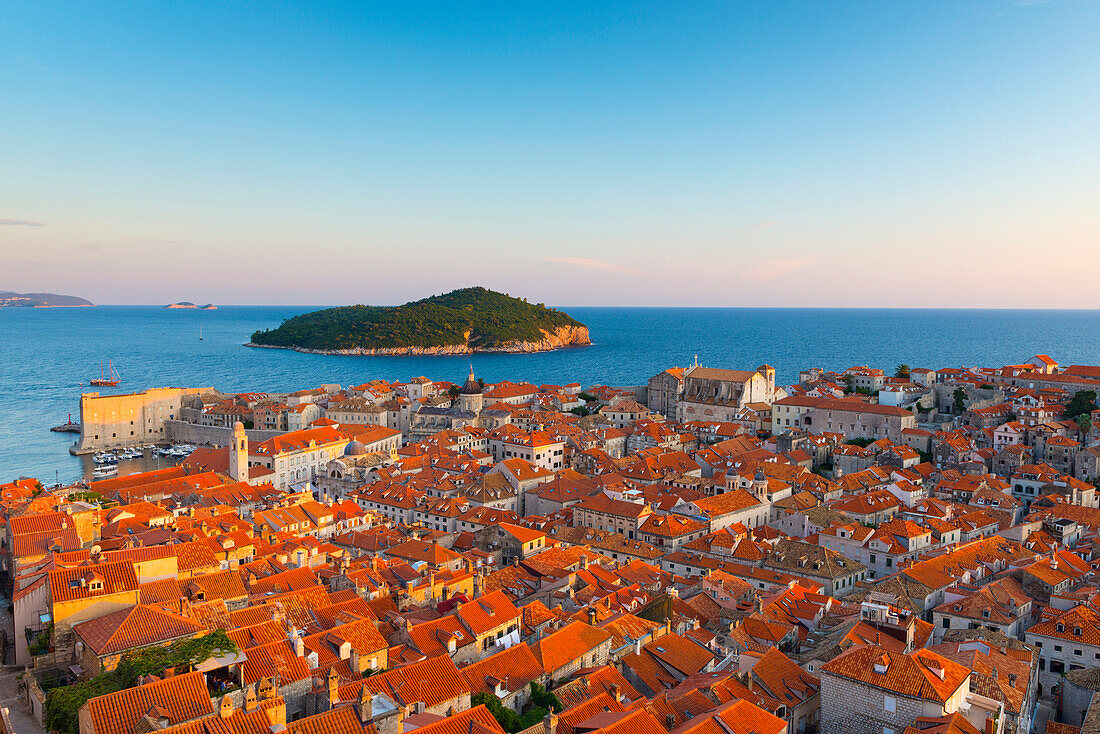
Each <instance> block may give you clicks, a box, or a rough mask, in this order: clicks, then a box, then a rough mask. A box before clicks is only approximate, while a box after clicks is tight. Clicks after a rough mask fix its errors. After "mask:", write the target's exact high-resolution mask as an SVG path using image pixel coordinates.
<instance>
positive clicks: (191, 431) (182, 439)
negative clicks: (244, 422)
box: [164, 420, 283, 446]
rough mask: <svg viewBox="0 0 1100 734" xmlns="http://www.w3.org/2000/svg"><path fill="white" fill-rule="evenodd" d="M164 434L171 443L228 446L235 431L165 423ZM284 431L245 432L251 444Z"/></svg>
mask: <svg viewBox="0 0 1100 734" xmlns="http://www.w3.org/2000/svg"><path fill="white" fill-rule="evenodd" d="M164 432H165V435H166V436H167V440H168V441H169V442H171V443H189V444H194V445H195V446H228V445H229V444H230V443H232V441H233V429H232V428H222V427H220V426H200V425H198V424H196V423H186V422H184V421H172V420H170V421H165V423H164ZM282 433H283V432H282V431H264V430H260V429H256V428H250V429H248V430H246V431H245V434H247V435H248V440H249V441H250V442H254V443H259V442H261V441H266V440H267V439H269V438H272V437H274V436H280V435H282Z"/></svg>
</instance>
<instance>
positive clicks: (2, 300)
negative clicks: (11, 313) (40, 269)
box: [0, 291, 95, 308]
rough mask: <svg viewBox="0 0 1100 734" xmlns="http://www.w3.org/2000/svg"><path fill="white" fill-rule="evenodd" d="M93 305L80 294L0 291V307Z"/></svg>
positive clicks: (73, 306) (82, 306)
mask: <svg viewBox="0 0 1100 734" xmlns="http://www.w3.org/2000/svg"><path fill="white" fill-rule="evenodd" d="M94 305H95V304H94V303H92V302H91V301H89V300H88V299H87V298H81V297H80V296H66V295H59V294H57V293H16V292H14V291H0V308H87V307H89V306H94Z"/></svg>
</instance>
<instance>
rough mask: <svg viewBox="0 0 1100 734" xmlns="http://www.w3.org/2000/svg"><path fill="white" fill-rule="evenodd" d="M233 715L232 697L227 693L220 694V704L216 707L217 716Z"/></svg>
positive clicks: (226, 717)
mask: <svg viewBox="0 0 1100 734" xmlns="http://www.w3.org/2000/svg"><path fill="white" fill-rule="evenodd" d="M232 715H233V699H232V698H230V697H229V695H228V694H227V695H225V696H222V702H221V706H220V707H219V708H218V716H219V717H221V718H223V719H228V718H229V717H230V716H232Z"/></svg>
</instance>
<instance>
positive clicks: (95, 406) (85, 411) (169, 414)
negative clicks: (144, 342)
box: [69, 387, 214, 456]
mask: <svg viewBox="0 0 1100 734" xmlns="http://www.w3.org/2000/svg"><path fill="white" fill-rule="evenodd" d="M213 389H214V388H211V387H156V388H150V389H149V390H145V391H143V392H138V393H128V394H126V395H100V394H99V393H97V392H88V393H83V394H81V396H80V440H79V441H77V442H76V443H75V444H73V446H72V447H70V448H69V453H72V454H76V455H78V456H79V455H80V454H91V453H94V452H96V451H105V450H109V449H120V448H127V447H130V446H142V445H144V444H149V443H165V442H167V441H168V440H169V439H168V437H167V435H166V433H165V422H166V421H170V420H176V419H178V418H179V415H180V408H181V407H183V399H184V398H185V397H187V396H190V395H200V394H202V393H207V392H212V391H213Z"/></svg>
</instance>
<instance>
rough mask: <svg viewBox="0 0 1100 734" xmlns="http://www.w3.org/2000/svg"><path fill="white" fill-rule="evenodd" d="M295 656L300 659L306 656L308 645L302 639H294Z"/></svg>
mask: <svg viewBox="0 0 1100 734" xmlns="http://www.w3.org/2000/svg"><path fill="white" fill-rule="evenodd" d="M294 654H295V655H297V656H298V657H300V658H304V657H305V656H306V643H305V641H304V640H303V639H302V638H301V637H297V636H296V637H295V638H294Z"/></svg>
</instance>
